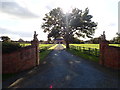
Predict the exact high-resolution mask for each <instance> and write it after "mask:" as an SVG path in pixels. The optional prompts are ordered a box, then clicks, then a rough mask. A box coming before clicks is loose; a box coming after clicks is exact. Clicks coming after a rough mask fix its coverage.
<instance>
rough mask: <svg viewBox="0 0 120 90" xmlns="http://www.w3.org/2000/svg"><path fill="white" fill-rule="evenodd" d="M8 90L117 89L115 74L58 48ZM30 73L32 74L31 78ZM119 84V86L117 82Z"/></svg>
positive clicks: (60, 46) (116, 76) (59, 46)
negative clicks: (32, 89)
mask: <svg viewBox="0 0 120 90" xmlns="http://www.w3.org/2000/svg"><path fill="white" fill-rule="evenodd" d="M28 73H29V74H30V73H31V74H30V75H27V76H25V77H21V78H20V79H19V80H17V81H15V82H14V83H13V84H11V85H10V86H9V88H14V87H16V88H49V87H51V88H118V87H119V86H118V75H117V74H118V73H117V71H114V70H111V69H108V68H105V67H102V66H100V65H99V64H97V63H94V62H90V61H88V60H84V59H82V58H80V57H77V56H74V55H72V54H70V53H68V52H67V51H65V50H64V48H63V47H62V45H58V46H57V47H56V48H55V50H53V51H52V52H51V53H50V54H49V56H48V57H46V58H45V60H44V62H42V63H41V64H40V66H38V67H37V68H35V69H33V70H31V71H29V72H28ZM32 73H33V74H32ZM119 83H120V82H119Z"/></svg>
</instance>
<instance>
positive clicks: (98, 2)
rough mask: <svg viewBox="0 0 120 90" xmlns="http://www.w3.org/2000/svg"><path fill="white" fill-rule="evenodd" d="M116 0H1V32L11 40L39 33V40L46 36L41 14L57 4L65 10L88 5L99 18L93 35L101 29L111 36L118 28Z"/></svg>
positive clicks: (29, 37)
mask: <svg viewBox="0 0 120 90" xmlns="http://www.w3.org/2000/svg"><path fill="white" fill-rule="evenodd" d="M118 1H119V0H0V36H3V35H4V36H5V35H6V36H9V37H10V38H11V39H12V40H18V39H19V38H22V39H23V40H32V39H33V33H34V31H36V32H37V33H38V39H39V40H47V34H45V33H43V30H42V29H41V24H42V22H43V21H42V18H43V17H44V15H45V14H46V13H48V12H49V11H50V10H52V9H53V8H56V7H61V8H62V9H63V11H64V12H69V11H70V10H71V9H72V8H79V9H81V10H84V9H85V8H86V7H88V8H89V10H90V11H89V14H91V15H93V19H92V20H93V21H95V22H98V27H97V29H96V31H95V35H94V37H98V36H100V35H101V34H102V32H103V31H105V32H106V38H107V39H108V40H110V39H112V38H113V37H114V36H115V34H116V32H118Z"/></svg>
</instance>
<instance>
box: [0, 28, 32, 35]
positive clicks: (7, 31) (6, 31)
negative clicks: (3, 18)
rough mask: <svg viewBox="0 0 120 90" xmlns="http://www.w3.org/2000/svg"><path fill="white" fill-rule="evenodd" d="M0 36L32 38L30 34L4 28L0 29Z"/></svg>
mask: <svg viewBox="0 0 120 90" xmlns="http://www.w3.org/2000/svg"><path fill="white" fill-rule="evenodd" d="M0 34H2V35H3V34H12V35H18V36H20V37H32V32H20V31H14V32H13V31H11V30H8V29H6V28H1V27H0Z"/></svg>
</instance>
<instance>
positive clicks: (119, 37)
mask: <svg viewBox="0 0 120 90" xmlns="http://www.w3.org/2000/svg"><path fill="white" fill-rule="evenodd" d="M116 35H117V36H116V37H114V38H113V39H112V40H110V43H115V44H120V33H116Z"/></svg>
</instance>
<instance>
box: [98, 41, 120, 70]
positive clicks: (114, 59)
mask: <svg viewBox="0 0 120 90" xmlns="http://www.w3.org/2000/svg"><path fill="white" fill-rule="evenodd" d="M99 63H100V64H102V65H104V66H106V67H111V68H114V69H120V47H115V46H109V45H108V42H107V41H103V42H100V62H99Z"/></svg>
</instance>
